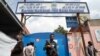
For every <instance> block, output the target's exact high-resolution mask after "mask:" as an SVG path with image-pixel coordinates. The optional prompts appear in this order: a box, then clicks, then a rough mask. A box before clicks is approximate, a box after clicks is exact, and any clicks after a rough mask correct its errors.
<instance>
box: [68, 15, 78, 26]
mask: <svg viewBox="0 0 100 56" xmlns="http://www.w3.org/2000/svg"><path fill="white" fill-rule="evenodd" d="M66 23H67V27H78V22H77V17H76V16H67V17H66Z"/></svg>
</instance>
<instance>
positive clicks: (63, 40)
mask: <svg viewBox="0 0 100 56" xmlns="http://www.w3.org/2000/svg"><path fill="white" fill-rule="evenodd" d="M50 34H51V33H35V34H31V35H27V36H24V37H23V43H24V46H26V44H27V43H29V42H34V45H35V56H46V52H45V50H43V47H44V45H45V42H46V40H49V35H50ZM54 35H55V39H54V40H55V42H57V52H58V55H59V56H69V51H68V41H67V37H65V36H64V35H62V34H59V33H54Z"/></svg>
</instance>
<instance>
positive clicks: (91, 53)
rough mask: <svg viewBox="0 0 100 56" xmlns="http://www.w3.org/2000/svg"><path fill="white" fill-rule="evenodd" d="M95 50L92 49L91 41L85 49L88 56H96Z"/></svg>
mask: <svg viewBox="0 0 100 56" xmlns="http://www.w3.org/2000/svg"><path fill="white" fill-rule="evenodd" d="M96 52H97V50H96V49H95V48H94V47H93V44H92V42H91V41H89V42H88V47H87V55H88V56H96Z"/></svg>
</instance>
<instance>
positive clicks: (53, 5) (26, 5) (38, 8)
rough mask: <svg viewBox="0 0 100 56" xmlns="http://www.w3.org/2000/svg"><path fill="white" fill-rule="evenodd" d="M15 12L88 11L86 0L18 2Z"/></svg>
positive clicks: (60, 12) (59, 12)
mask: <svg viewBox="0 0 100 56" xmlns="http://www.w3.org/2000/svg"><path fill="white" fill-rule="evenodd" d="M16 13H25V14H55V13H58V14H62V13H65V14H67V13H89V9H88V6H87V3H86V2H19V3H18V5H17V9H16Z"/></svg>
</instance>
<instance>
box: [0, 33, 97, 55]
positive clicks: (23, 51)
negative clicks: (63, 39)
mask: <svg viewBox="0 0 100 56" xmlns="http://www.w3.org/2000/svg"><path fill="white" fill-rule="evenodd" d="M0 36H2V37H3V38H2V37H0V56H35V51H36V49H35V45H34V42H30V43H27V46H25V47H24V46H23V42H22V41H21V40H20V39H17V41H16V40H14V39H12V38H10V36H7V35H6V34H4V33H2V32H0ZM44 44H45V45H44V47H43V50H44V51H46V56H59V55H58V53H57V43H56V42H55V41H54V34H50V40H46V42H45V43H44ZM86 50H87V51H86V52H87V56H96V53H97V52H98V51H97V50H96V48H94V46H93V43H92V42H91V41H89V42H88V46H87V47H86ZM5 51H7V54H4V52H5Z"/></svg>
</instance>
